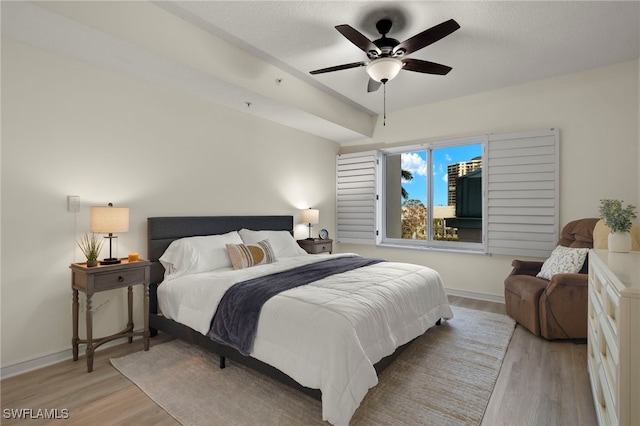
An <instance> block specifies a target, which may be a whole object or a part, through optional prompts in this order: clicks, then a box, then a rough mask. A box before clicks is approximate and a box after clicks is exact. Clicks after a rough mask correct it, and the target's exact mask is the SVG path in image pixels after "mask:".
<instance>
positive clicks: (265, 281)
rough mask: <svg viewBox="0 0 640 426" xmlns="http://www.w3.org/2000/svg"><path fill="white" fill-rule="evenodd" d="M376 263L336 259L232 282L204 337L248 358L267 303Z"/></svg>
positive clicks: (342, 258)
mask: <svg viewBox="0 0 640 426" xmlns="http://www.w3.org/2000/svg"><path fill="white" fill-rule="evenodd" d="M379 262H384V260H382V259H364V258H361V257H338V258H335V259H328V260H324V261H321V262H317V263H312V264H310V265H304V266H300V267H297V268H293V269H289V270H286V271H282V272H276V273H274V274H270V275H265V276H263V277H258V278H253V279H250V280H247V281H243V282H239V283H236V284H234V285H232V286H231V287H229V289H228V290H227V291H226V293H225V294H224V295H223V296H222V299H221V300H220V303H219V304H218V309H217V310H216V313H215V315H214V316H213V320H212V321H211V329H210V330H209V332H208V333H207V336H209V338H211V339H213V340H214V341H216V342H219V343H222V344H225V345H227V346H231V347H233V348H235V349H237V350H238V351H240V353H241V354H243V355H249V353H250V352H251V350H252V348H253V340H254V338H255V335H256V330H257V329H258V319H259V318H260V311H261V310H262V306H263V305H264V304H265V303H266V302H267V300H269V299H270V298H272V297H273V296H276V295H277V294H278V293H281V292H283V291H285V290H289V289H292V288H295V287H299V286H302V285H305V284H309V283H311V282H314V281H318V280H321V279H323V278H326V277H329V276H331V275H334V274H339V273H342V272H347V271H351V270H353V269H357V268H361V267H363V266H368V265H373V264H375V263H379Z"/></svg>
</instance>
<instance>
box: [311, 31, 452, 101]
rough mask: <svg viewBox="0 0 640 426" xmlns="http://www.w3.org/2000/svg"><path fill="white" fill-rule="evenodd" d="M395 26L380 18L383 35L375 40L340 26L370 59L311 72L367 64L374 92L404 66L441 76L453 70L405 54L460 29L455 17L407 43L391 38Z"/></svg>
mask: <svg viewBox="0 0 640 426" xmlns="http://www.w3.org/2000/svg"><path fill="white" fill-rule="evenodd" d="M391 26H392V22H391V20H390V19H381V20H379V21H378V22H377V23H376V29H377V30H378V32H379V33H380V34H381V35H382V37H380V38H379V39H377V40H374V41H370V40H369V39H368V38H367V37H365V36H364V35H362V33H360V32H359V31H358V30H356V29H354V28H353V27H351V26H350V25H346V24H345V25H338V26H336V30H338V31H339V32H340V34H342V35H343V36H345V37H346V38H347V40H349V41H350V42H351V43H353V44H355V45H356V46H357V47H358V48H360V49H361V50H362V51H363V52H365V53H366V54H367V57H368V58H369V60H368V61H361V62H352V63H350V64H344V65H336V66H333V67H328V68H322V69H318V70H314V71H311V72H310V73H311V74H314V75H315V74H322V73H326V72H332V71H340V70H346V69H349V68H357V67H363V66H366V67H367V74H369V83H368V85H367V92H373V91H376V90H378V88H379V87H380V84H386V83H387V82H388V81H390V80H392V79H393V78H394V77H395V76H396V75H398V73H399V72H400V70H401V69H404V70H407V71H414V72H420V73H426V74H438V75H445V74H447V73H448V72H449V71H451V67H448V66H446V65H441V64H436V63H435V62H429V61H423V60H421V59H412V58H406V57H405V56H406V55H409V54H411V53H413V52H415V51H416V50H420V49H422V48H424V47H427V46H429V45H430V44H432V43H435V42H436V41H438V40H440V39H442V38H444V37H446V36H448V35H449V34H451V33H453V32H454V31H456V30H457V29H458V28H460V25H459V24H458V23H457V22H456V21H455V20H453V19H449V20H448V21H445V22H443V23H441V24H438V25H436V26H434V27H431V28H429V29H428V30H424V31H423V32H421V33H419V34H416V35H415V36H413V37H411V38H409V39H407V40H405V41H403V42H399V41H398V40H396V39H393V38H389V37H387V34H388V33H389V31H390V30H391Z"/></svg>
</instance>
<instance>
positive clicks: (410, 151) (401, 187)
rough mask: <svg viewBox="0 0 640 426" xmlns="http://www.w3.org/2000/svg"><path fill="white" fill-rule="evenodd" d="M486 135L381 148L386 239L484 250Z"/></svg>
mask: <svg viewBox="0 0 640 426" xmlns="http://www.w3.org/2000/svg"><path fill="white" fill-rule="evenodd" d="M484 139H485V138H484V137H481V138H476V139H471V140H464V141H454V142H440V143H431V144H426V145H420V146H418V147H409V148H401V149H393V150H389V151H384V152H382V164H383V167H382V168H381V182H382V185H383V203H382V204H383V205H384V208H383V209H382V211H383V223H384V227H383V235H382V243H383V244H384V243H387V244H401V245H415V246H430V247H442V248H458V249H476V250H482V249H483V232H482V229H483V226H482V224H483V219H482V218H483V214H482V212H483V197H482V194H483V186H482V180H483V179H482V174H483V171H482V152H483V147H484V143H485V142H484Z"/></svg>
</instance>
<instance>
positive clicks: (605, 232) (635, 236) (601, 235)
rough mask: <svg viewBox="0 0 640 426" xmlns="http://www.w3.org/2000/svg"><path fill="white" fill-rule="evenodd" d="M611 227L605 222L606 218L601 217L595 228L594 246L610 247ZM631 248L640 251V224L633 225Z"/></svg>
mask: <svg viewBox="0 0 640 426" xmlns="http://www.w3.org/2000/svg"><path fill="white" fill-rule="evenodd" d="M610 232H611V228H609V227H608V226H607V225H605V224H604V220H602V219H600V220H599V221H598V223H596V227H595V228H593V248H594V249H604V250H607V249H608V248H609V233H610ZM631 250H632V251H640V225H637V224H635V223H634V224H633V225H631Z"/></svg>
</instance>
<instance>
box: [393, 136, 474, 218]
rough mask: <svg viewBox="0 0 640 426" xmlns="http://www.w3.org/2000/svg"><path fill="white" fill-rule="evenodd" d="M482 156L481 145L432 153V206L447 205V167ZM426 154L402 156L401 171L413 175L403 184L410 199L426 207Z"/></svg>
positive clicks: (441, 149)
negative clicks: (418, 201)
mask: <svg viewBox="0 0 640 426" xmlns="http://www.w3.org/2000/svg"><path fill="white" fill-rule="evenodd" d="M480 155H482V145H481V144H477V145H464V146H453V147H447V148H439V149H435V150H434V151H433V183H434V205H435V206H446V205H447V166H448V165H449V164H452V163H459V162H463V161H469V160H471V159H472V158H474V157H478V156H480ZM426 158H427V153H426V152H425V151H415V152H409V153H403V154H402V169H403V170H408V171H410V172H411V173H413V179H412V180H411V181H409V182H403V183H402V186H403V187H404V189H406V190H407V192H408V193H409V198H410V199H416V200H420V201H422V203H423V204H424V205H427V171H428V167H427V160H426Z"/></svg>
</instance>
